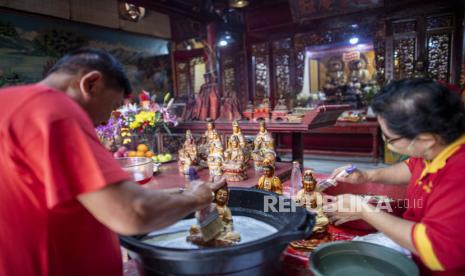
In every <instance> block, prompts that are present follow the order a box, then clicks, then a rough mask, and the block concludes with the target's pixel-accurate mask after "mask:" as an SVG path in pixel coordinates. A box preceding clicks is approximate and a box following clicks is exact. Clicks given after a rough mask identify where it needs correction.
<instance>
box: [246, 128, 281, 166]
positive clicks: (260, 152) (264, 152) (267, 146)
mask: <svg viewBox="0 0 465 276" xmlns="http://www.w3.org/2000/svg"><path fill="white" fill-rule="evenodd" d="M253 144H254V149H253V152H252V159H253V160H254V164H255V169H256V170H257V171H258V170H261V169H262V166H263V161H264V160H265V159H266V160H268V161H269V162H270V165H271V166H273V167H274V166H275V161H276V152H275V150H274V140H273V137H271V133H269V132H268V130H267V129H266V127H265V122H263V121H262V122H260V130H259V132H258V134H257V136H256V137H255V139H254V143H253Z"/></svg>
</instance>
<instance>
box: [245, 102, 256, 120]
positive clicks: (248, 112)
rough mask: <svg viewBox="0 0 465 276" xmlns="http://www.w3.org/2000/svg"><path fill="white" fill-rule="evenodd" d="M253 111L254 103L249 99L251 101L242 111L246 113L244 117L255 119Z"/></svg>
mask: <svg viewBox="0 0 465 276" xmlns="http://www.w3.org/2000/svg"><path fill="white" fill-rule="evenodd" d="M253 112H254V106H253V103H252V101H249V103H248V104H247V107H246V108H245V110H244V112H242V114H243V115H244V117H245V118H246V119H247V120H249V121H252V120H253Z"/></svg>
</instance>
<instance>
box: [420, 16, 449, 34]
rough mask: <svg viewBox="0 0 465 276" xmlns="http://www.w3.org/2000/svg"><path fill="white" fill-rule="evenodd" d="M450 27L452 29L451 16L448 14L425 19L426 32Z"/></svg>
mask: <svg viewBox="0 0 465 276" xmlns="http://www.w3.org/2000/svg"><path fill="white" fill-rule="evenodd" d="M450 27H452V15H450V14H445V15H435V16H430V17H428V18H427V19H426V29H427V30H434V29H441V28H450Z"/></svg>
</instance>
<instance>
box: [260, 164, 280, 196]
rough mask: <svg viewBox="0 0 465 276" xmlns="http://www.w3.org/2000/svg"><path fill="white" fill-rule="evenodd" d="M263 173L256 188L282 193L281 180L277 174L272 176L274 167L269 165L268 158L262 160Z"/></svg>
mask: <svg viewBox="0 0 465 276" xmlns="http://www.w3.org/2000/svg"><path fill="white" fill-rule="evenodd" d="M263 163H264V164H265V165H264V166H263V175H262V176H261V177H260V178H259V179H258V188H259V189H262V190H265V191H269V192H275V193H277V194H280V195H282V194H283V185H282V184H281V180H279V178H278V177H277V176H274V167H273V166H271V164H270V163H269V161H268V160H265V161H263Z"/></svg>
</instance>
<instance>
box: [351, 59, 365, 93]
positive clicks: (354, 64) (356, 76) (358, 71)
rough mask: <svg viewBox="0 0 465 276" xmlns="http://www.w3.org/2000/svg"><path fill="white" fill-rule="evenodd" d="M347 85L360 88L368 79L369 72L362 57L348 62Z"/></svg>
mask: <svg viewBox="0 0 465 276" xmlns="http://www.w3.org/2000/svg"><path fill="white" fill-rule="evenodd" d="M349 69H350V73H349V82H348V86H349V87H353V88H355V89H356V90H360V89H361V88H362V87H363V86H364V85H366V84H367V83H368V81H369V80H370V72H369V71H368V69H367V61H366V59H365V58H364V57H361V58H360V59H357V60H353V61H351V62H350V63H349Z"/></svg>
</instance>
